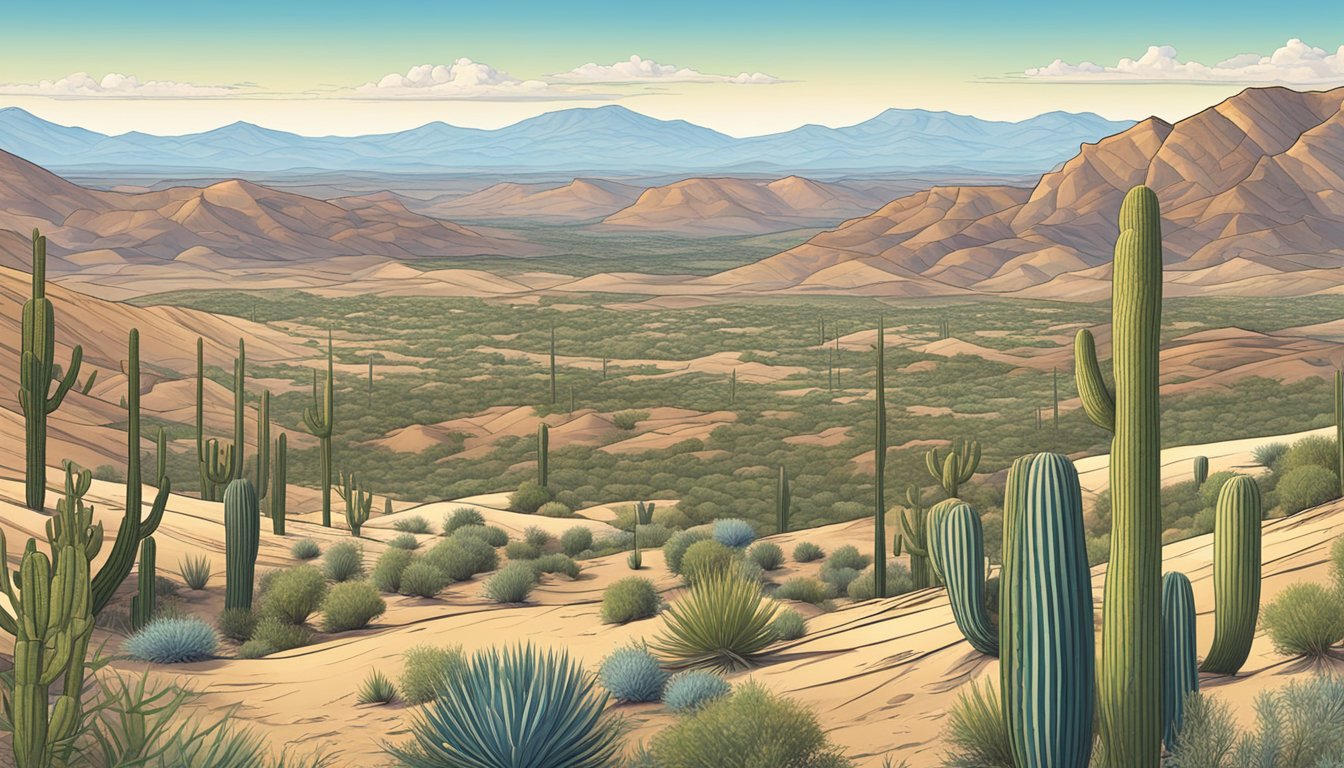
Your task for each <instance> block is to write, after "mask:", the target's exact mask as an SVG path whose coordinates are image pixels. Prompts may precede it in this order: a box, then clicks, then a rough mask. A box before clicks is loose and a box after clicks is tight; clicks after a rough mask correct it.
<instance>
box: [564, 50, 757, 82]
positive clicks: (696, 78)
mask: <svg viewBox="0 0 1344 768" xmlns="http://www.w3.org/2000/svg"><path fill="white" fill-rule="evenodd" d="M550 79H551V80H552V81H554V82H561V83H733V84H736V85H768V84H771V83H778V82H779V79H778V78H776V77H772V76H770V75H767V74H765V73H763V72H742V73H739V74H736V75H714V74H709V73H706V72H700V71H698V70H695V69H691V68H689V67H678V66H676V65H675V64H659V63H658V62H656V61H653V60H651V59H642V58H640V57H638V56H631V57H630V59H629V60H628V61H618V62H616V63H615V64H598V63H596V62H588V63H587V64H584V65H583V66H581V67H575V68H574V69H571V70H569V71H568V72H561V73H559V74H555V75H551V77H550Z"/></svg>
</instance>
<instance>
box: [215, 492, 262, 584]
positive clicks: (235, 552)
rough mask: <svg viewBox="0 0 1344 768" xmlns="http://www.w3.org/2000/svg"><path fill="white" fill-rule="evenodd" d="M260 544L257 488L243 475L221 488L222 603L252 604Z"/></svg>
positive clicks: (259, 513) (259, 514)
mask: <svg viewBox="0 0 1344 768" xmlns="http://www.w3.org/2000/svg"><path fill="white" fill-rule="evenodd" d="M260 545H261V512H260V510H259V509H258V508H257V490H256V489H255V488H253V487H252V481H251V480H248V479H246V478H244V479H242V480H234V481H233V482H231V483H229V487H228V488H225V489H224V566H225V570H224V607H225V608H226V609H227V608H251V607H252V586H253V581H254V579H255V577H256V571H257V549H258V547H259V546H260Z"/></svg>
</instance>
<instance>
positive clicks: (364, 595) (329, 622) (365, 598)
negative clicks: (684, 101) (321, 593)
mask: <svg viewBox="0 0 1344 768" xmlns="http://www.w3.org/2000/svg"><path fill="white" fill-rule="evenodd" d="M386 610H387V603H385V602H383V598H381V597H379V596H378V590H376V589H374V588H373V585H372V584H370V583H368V582H367V581H347V582H345V583H344V584H337V585H336V586H334V587H332V588H331V591H330V592H328V593H327V597H326V599H325V600H323V601H322V631H323V632H346V631H349V630H352V629H363V628H364V627H367V626H368V625H369V622H370V621H373V620H374V619H375V618H377V617H378V616H381V615H383V611H386Z"/></svg>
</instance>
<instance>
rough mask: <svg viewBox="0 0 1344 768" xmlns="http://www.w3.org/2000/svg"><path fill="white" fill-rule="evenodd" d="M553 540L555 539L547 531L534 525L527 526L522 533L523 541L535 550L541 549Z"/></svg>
mask: <svg viewBox="0 0 1344 768" xmlns="http://www.w3.org/2000/svg"><path fill="white" fill-rule="evenodd" d="M554 540H555V537H554V536H552V535H551V534H550V532H549V531H547V530H545V529H544V528H538V527H537V526H535V525H529V526H527V528H526V529H525V530H524V531H523V541H526V542H527V543H528V544H531V545H532V546H534V547H536V548H537V549H541V548H542V547H544V546H546V545H547V544H550V543H551V542H552V541H554Z"/></svg>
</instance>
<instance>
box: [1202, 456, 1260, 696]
mask: <svg viewBox="0 0 1344 768" xmlns="http://www.w3.org/2000/svg"><path fill="white" fill-rule="evenodd" d="M1215 512H1216V514H1215V518H1214V525H1213V605H1214V630H1213V646H1212V647H1211V648H1210V649H1209V653H1208V655H1207V656H1205V657H1204V664H1203V666H1202V667H1200V669H1201V670H1202V671H1204V672H1216V673H1218V674H1222V675H1235V674H1237V671H1238V670H1240V669H1241V665H1242V664H1245V663H1246V657H1247V656H1249V655H1250V652H1251V641H1252V640H1253V639H1254V638H1255V622H1256V617H1257V616H1258V615H1259V613H1260V558H1261V553H1260V520H1261V507H1260V486H1259V485H1258V484H1257V483H1256V482H1255V480H1254V479H1252V478H1249V477H1246V476H1245V475H1237V476H1236V477H1233V478H1232V479H1230V480H1228V481H1227V482H1226V483H1224V484H1223V487H1222V490H1221V491H1219V493H1218V506H1217V509H1216V511H1215Z"/></svg>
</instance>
